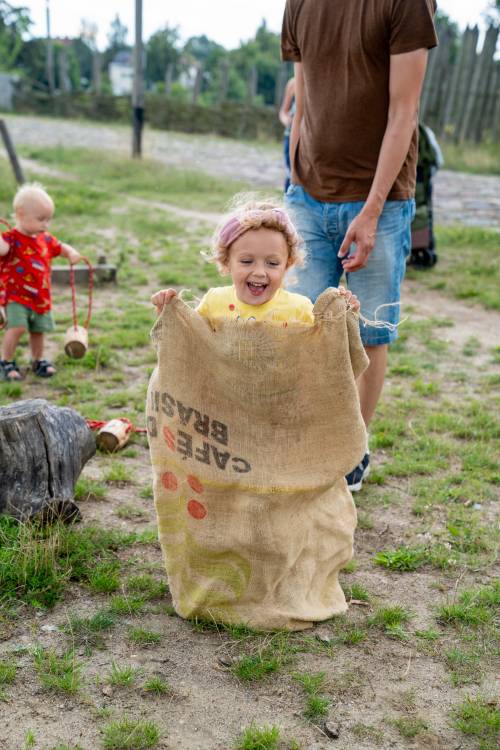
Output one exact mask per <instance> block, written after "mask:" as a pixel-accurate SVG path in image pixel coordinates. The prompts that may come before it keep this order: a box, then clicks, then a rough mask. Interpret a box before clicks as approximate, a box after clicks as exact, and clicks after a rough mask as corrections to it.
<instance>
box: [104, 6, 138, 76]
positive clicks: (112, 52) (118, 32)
mask: <svg viewBox="0 0 500 750" xmlns="http://www.w3.org/2000/svg"><path fill="white" fill-rule="evenodd" d="M127 36H128V28H127V27H126V26H125V24H123V23H122V22H121V21H120V16H119V15H118V13H117V14H116V16H115V17H114V19H113V20H112V21H111V26H110V30H109V32H108V47H107V49H106V51H105V53H104V56H103V66H104V68H106V69H107V67H108V65H109V63H110V62H112V61H113V60H114V58H115V56H116V55H117V54H118V52H123V51H124V50H130V49H131V47H130V45H129V44H127Z"/></svg>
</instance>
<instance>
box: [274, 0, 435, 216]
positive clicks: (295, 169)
mask: <svg viewBox="0 0 500 750" xmlns="http://www.w3.org/2000/svg"><path fill="white" fill-rule="evenodd" d="M435 10H436V2H435V0H287V3H286V8H285V15H284V19H283V31H282V36H281V52H282V57H283V60H291V61H293V62H301V63H302V69H303V74H304V106H303V118H302V122H301V127H300V135H299V142H298V146H297V150H296V152H295V154H292V182H294V183H296V184H299V185H302V186H303V187H304V188H305V190H306V191H307V192H308V193H309V194H310V195H312V196H313V198H316V199H317V200H320V201H329V202H333V203H338V202H342V201H357V200H365V199H366V198H367V196H368V193H369V191H370V187H371V184H372V181H373V177H374V175H375V169H376V166H377V161H378V156H379V152H380V147H381V144H382V139H383V136H384V132H385V129H386V125H387V112H388V106H389V66H390V56H391V55H398V54H401V53H403V52H411V51H413V50H416V49H420V48H423V47H425V48H430V47H434V46H435V45H436V44H437V37H436V32H435V29H434V22H433V17H434V13H435ZM416 162H417V131H415V133H414V134H413V137H412V141H411V144H410V149H409V151H408V155H407V157H406V159H405V162H404V164H403V166H402V168H401V171H400V173H399V175H398V177H397V179H396V181H395V183H394V185H393V187H392V189H391V191H390V193H389V195H388V199H390V200H403V199H406V198H411V197H412V196H413V195H414V192H415V171H416Z"/></svg>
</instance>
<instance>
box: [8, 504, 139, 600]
mask: <svg viewBox="0 0 500 750" xmlns="http://www.w3.org/2000/svg"><path fill="white" fill-rule="evenodd" d="M139 539H140V537H138V536H136V535H134V534H128V533H123V532H117V531H113V530H109V531H108V530H105V529H101V528H99V527H94V526H87V527H85V528H82V529H76V528H75V527H73V526H64V525H63V524H55V525H53V526H49V527H45V528H43V527H40V526H38V525H37V524H36V523H18V522H16V521H13V520H11V519H9V518H5V517H4V518H0V590H1V591H2V594H3V602H4V606H5V602H8V601H12V600H14V601H15V600H21V601H23V602H25V603H26V604H29V605H31V606H34V607H52V606H54V604H55V603H56V602H57V601H58V600H59V599H60V598H61V597H62V596H63V594H64V590H65V588H66V586H67V585H68V583H69V582H70V581H76V582H81V583H85V584H87V585H89V586H90V587H91V588H92V587H94V588H96V589H97V590H102V588H103V587H104V588H105V589H106V588H107V584H106V583H105V578H106V571H107V572H108V573H109V571H110V570H113V571H115V572H116V570H117V562H116V558H115V557H114V552H115V551H116V550H117V549H119V548H121V547H123V546H128V545H131V544H134V543H135V542H136V541H138V540H139ZM103 574H104V577H103ZM1 602H2V600H0V604H1Z"/></svg>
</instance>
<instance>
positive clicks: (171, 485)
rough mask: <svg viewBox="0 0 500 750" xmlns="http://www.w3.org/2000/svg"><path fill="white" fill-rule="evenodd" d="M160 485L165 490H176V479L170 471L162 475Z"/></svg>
mask: <svg viewBox="0 0 500 750" xmlns="http://www.w3.org/2000/svg"><path fill="white" fill-rule="evenodd" d="M161 483H162V484H163V486H164V487H165V489H166V490H176V489H177V477H176V476H175V474H172V472H171V471H166V472H165V473H164V474H162V476H161Z"/></svg>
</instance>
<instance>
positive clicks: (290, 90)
mask: <svg viewBox="0 0 500 750" xmlns="http://www.w3.org/2000/svg"><path fill="white" fill-rule="evenodd" d="M294 91H295V80H294V79H293V78H290V80H289V81H288V83H287V85H286V87H285V94H284V96H283V101H282V103H281V107H280V111H279V118H280V122H281V124H282V125H283V126H284V127H285V128H287V127H288V126H289V125H290V122H291V120H292V117H291V115H290V109H291V108H292V102H293V97H294V95H295V94H294Z"/></svg>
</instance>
